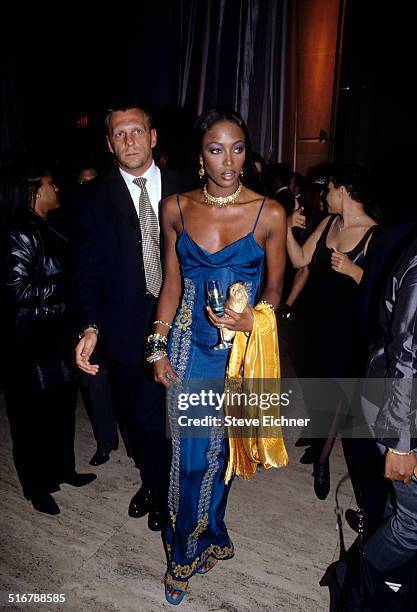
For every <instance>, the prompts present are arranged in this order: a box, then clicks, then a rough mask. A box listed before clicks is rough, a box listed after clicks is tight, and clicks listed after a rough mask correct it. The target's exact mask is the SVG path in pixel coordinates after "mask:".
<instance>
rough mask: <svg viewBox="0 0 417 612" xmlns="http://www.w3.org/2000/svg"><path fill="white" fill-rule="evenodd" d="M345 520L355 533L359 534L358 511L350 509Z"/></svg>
mask: <svg viewBox="0 0 417 612" xmlns="http://www.w3.org/2000/svg"><path fill="white" fill-rule="evenodd" d="M345 519H346V522H347V524H348V525H349V527H350V528H351V529H353V531H356V533H359V515H358V513H357V512H356V510H352V508H348V509H347V510H346V511H345Z"/></svg>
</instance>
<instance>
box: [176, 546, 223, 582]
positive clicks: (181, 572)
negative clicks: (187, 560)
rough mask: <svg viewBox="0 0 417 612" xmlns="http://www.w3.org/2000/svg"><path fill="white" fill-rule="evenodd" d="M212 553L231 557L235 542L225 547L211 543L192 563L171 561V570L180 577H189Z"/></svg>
mask: <svg viewBox="0 0 417 612" xmlns="http://www.w3.org/2000/svg"><path fill="white" fill-rule="evenodd" d="M210 555H211V556H213V557H215V558H216V559H231V558H232V557H233V555H234V548H233V544H231V546H225V547H224V548H222V547H221V546H219V545H218V544H210V546H208V547H207V548H206V550H205V551H204V552H203V553H201V555H200V556H199V557H197V558H196V559H194V561H193V562H192V563H191V564H190V565H176V564H175V563H173V562H172V561H171V563H170V568H171V572H172V574H174V575H175V576H177V577H178V578H188V576H191V574H192V573H193V572H194V571H195V570H196V569H197V568H199V567H200V565H202V564H203V563H205V561H207V558H208V557H209V556H210Z"/></svg>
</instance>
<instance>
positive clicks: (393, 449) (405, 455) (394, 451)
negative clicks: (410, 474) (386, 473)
mask: <svg viewBox="0 0 417 612" xmlns="http://www.w3.org/2000/svg"><path fill="white" fill-rule="evenodd" d="M388 452H389V453H392V454H393V455H399V456H400V457H407V456H408V455H412V454H413V453H414V451H413V450H409V451H399V450H396V449H395V448H388Z"/></svg>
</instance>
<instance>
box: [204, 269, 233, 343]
mask: <svg viewBox="0 0 417 612" xmlns="http://www.w3.org/2000/svg"><path fill="white" fill-rule="evenodd" d="M204 287H205V290H206V300H207V304H208V306H210V308H211V309H212V311H213V312H214V314H215V315H216V316H217V317H222V316H223V315H224V304H225V302H226V298H225V295H224V291H223V287H222V284H221V282H220V281H217V280H213V281H207V282H206V283H204ZM218 329H219V332H220V339H221V342H219V344H216V345H215V346H213V347H212V348H213V349H214V350H215V351H218V350H221V349H229V348H231V347H232V346H233V345H232V343H231V342H229V341H228V340H225V339H224V337H223V328H222V327H219V328H218Z"/></svg>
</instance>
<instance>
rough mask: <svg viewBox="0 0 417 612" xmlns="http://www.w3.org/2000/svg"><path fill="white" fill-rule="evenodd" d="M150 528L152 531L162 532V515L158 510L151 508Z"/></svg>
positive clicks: (149, 515) (149, 516)
mask: <svg viewBox="0 0 417 612" xmlns="http://www.w3.org/2000/svg"><path fill="white" fill-rule="evenodd" d="M148 527H149V529H150V530H151V531H161V529H162V513H161V512H160V511H159V510H158V508H151V509H150V510H149V514H148Z"/></svg>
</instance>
